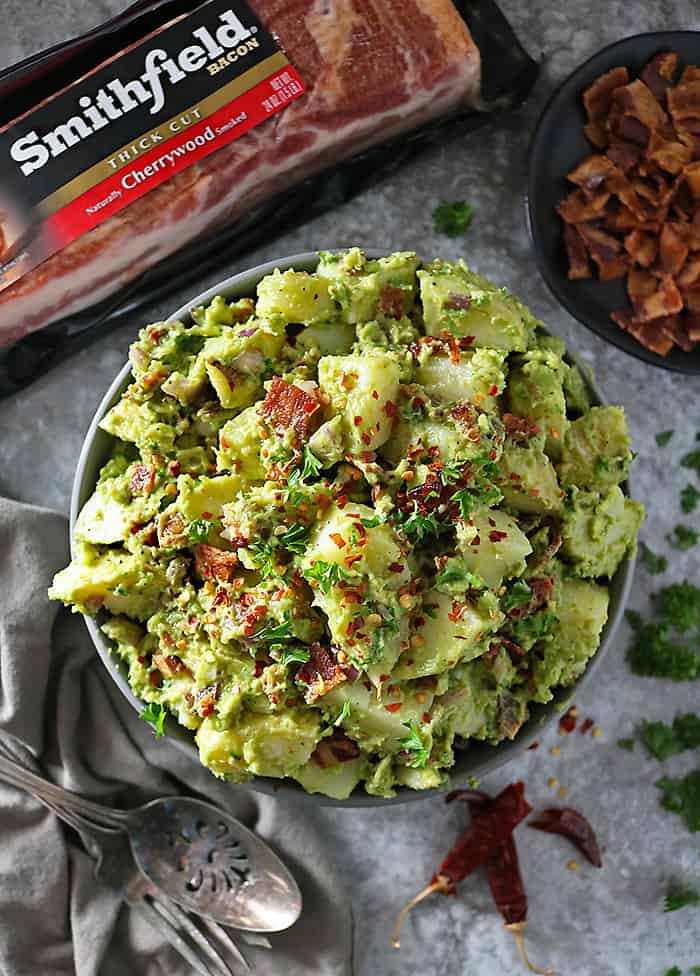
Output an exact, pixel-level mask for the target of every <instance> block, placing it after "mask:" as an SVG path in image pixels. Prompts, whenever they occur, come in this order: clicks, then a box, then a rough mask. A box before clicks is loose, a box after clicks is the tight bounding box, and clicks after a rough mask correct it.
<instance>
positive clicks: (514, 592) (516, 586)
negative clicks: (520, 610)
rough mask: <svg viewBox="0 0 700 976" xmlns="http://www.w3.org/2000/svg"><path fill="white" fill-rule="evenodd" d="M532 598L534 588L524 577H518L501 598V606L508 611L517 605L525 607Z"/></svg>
mask: <svg viewBox="0 0 700 976" xmlns="http://www.w3.org/2000/svg"><path fill="white" fill-rule="evenodd" d="M531 599H532V590H531V589H530V586H529V585H528V584H527V583H526V582H525V580H524V579H517V580H516V581H515V582H514V583H513V585H512V586H511V587H510V588H509V589H508V590H507V591H506V593H505V595H504V597H503V599H502V600H501V607H502V609H503V610H505V612H506V613H508V612H509V611H511V610H515V608H516V607H524V606H526V604H528V603H529V602H530V600H531Z"/></svg>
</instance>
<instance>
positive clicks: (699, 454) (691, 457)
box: [681, 451, 700, 474]
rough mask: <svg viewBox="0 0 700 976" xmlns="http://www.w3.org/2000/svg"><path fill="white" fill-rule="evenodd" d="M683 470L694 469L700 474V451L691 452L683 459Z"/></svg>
mask: <svg viewBox="0 0 700 976" xmlns="http://www.w3.org/2000/svg"><path fill="white" fill-rule="evenodd" d="M681 467H682V468H692V469H694V470H695V471H697V472H698V474H700V451H691V452H690V453H689V454H684V455H683V457H682V458H681Z"/></svg>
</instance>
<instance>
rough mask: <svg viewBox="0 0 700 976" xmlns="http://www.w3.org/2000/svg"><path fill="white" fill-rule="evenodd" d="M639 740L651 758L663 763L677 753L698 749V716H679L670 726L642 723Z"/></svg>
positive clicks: (699, 728) (699, 732) (691, 714)
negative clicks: (653, 757)
mask: <svg viewBox="0 0 700 976" xmlns="http://www.w3.org/2000/svg"><path fill="white" fill-rule="evenodd" d="M640 738H641V740H642V742H643V743H644V745H645V746H646V747H647V749H648V750H649V752H650V753H651V754H652V756H655V757H656V758H657V759H660V760H661V761H662V762H663V760H664V759H668V757H669V756H674V755H675V754H676V753H677V752H684V751H685V750H686V749H697V748H698V747H700V716H699V715H693V713H692V712H689V713H688V714H687V715H679V716H678V717H677V718H675V719H674V720H673V724H672V725H667V724H666V723H665V722H643V723H642V727H641V733H640Z"/></svg>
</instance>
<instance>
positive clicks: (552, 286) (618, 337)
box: [524, 29, 700, 376]
mask: <svg viewBox="0 0 700 976" xmlns="http://www.w3.org/2000/svg"><path fill="white" fill-rule="evenodd" d="M677 35H692V36H694V37H697V39H698V42H699V44H700V29H699V30H688V29H680V30H667V31H643V32H641V33H639V34H631V35H630V36H629V37H623V38H620V40H617V41H613V42H612V43H611V44H606V45H605V47H601V48H599V49H598V50H597V51H595V52H594V53H593V54H592V55H590V57H588V58H586V60H585V61H582V62H581V63H580V64H579V65H577V66H576V67H575V68H574V69H573V70H572V71H570V72H569V74H568V75H566V77H565V78H563V79H562V81H560V82H559V83H558V84H557V86H556V87H555V88H554V90H553V91H552V92H551V93H550V94H549V96H548V98H547V100H546V102H545V104H544V106H543V108H542V111H541V112H540V115H539V117H538V119H537V122H536V123H535V127H534V129H533V132H532V137H531V139H530V143H529V146H528V175H527V183H526V190H525V201H524V202H525V223H526V226H527V230H528V235H529V237H530V241H531V243H532V247H533V250H534V253H535V261H536V263H537V269H538V271H539V273H540V277H541V278H542V280H543V281H544V283H545V285H546V286H547V289H548V291H549V293H550V295H551V296H552V297H553V298H554V299H555V301H557V302H558V303H559V304H560V305H561V306H563V308H564V309H565V310H566V311H567V312H568V313H569V315H571V316H572V318H574V319H576V321H577V322H580V323H581V324H582V325H583V326H585V327H586V328H587V329H588V330H589V331H590V332H592V333H593V334H594V335H597V336H598V337H599V338H600V339H603V340H604V341H605V342H609V343H610V344H611V345H613V346H615V348H617V349H620V350H621V351H622V352H624V353H626V354H627V355H629V356H633V357H634V358H635V359H637V360H639V361H640V362H643V363H647V364H648V365H650V366H656V367H658V368H659V369H665V370H668V371H669V372H672V373H680V374H682V375H684V376H697V375H698V374H700V362H698V363H696V364H693V363H690V362H688V363H687V364H686V363H684V362H682V361H680V362H678V361H675V360H673V361H669V360H667V359H665V358H664V357H663V356H659V355H658V354H657V353H654V352H652V351H651V350H650V349H646V348H645V347H644V346H642V345H641V344H640V343H636V342H635V345H634V346H629V347H628V346H627V345H626V344H625V343H624V340H623V338H622V337H623V336H624V335H625V333H624V332H623V331H622V330H621V329H617V331H615V330H613V329H612V328H611V329H610V331H609V332H608V331H606V330H604V329H602V328H600V327H598V326H597V325H595V324H593V323H592V322H591V321H590V320H589V319H588V318H587V317H586V316H585V313H583V312H581V311H579V308H578V305H577V303H576V302H575V301H573V300H572V299H570V298H569V296H568V295H567V294H566V292H565V291H564V289H563V288H562V287H561V286H562V284H563V282H562V280H561V276H560V275H558V274H556V272H555V271H554V269H553V268H552V267H551V264H550V262H549V261H548V260H547V258H546V256H545V253H544V247H543V244H542V241H541V237H540V234H539V222H538V221H537V220H536V219H535V214H534V213H533V197H534V196H535V195H536V189H535V188H536V185H537V184H538V182H539V179H538V176H539V174H538V172H537V171H536V169H535V159H534V157H535V151H536V149H537V148H538V147H539V143H540V141H541V139H542V133H543V130H544V128H545V126H546V124H547V123H548V122H549V121H550V117H551V114H552V112H553V110H554V108H555V102H556V101H557V99H558V98H559V96H560V95H561V93H562V90H563V89H564V88H566V87H567V86H569V85H570V84H571V83H572V82H573V81H574V80H575V79H576V78H577V77H578V76H579V75H581V74H584V73H585V72H586V71H587V70H588V69H589V68H591V67H592V66H593V65H594V64H595V63H596V62H597V61H598V60H599V59H600V58H602V57H604V56H606V55H608V54H611V53H612V52H613V51H615V50H616V49H617V48H628V47H632V46H634V44H636V43H638V42H639V41H642V40H644V41H652V40H655V39H658V40H659V42H662V41H663V40H664V39H667V38H669V37H671V36H677ZM698 349H699V351H700V347H698Z"/></svg>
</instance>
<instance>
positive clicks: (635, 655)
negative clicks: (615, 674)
mask: <svg viewBox="0 0 700 976" xmlns="http://www.w3.org/2000/svg"><path fill="white" fill-rule="evenodd" d="M655 604H656V607H657V609H658V611H659V614H660V620H659V621H658V622H657V621H644V620H643V619H642V617H641V616H640V614H639V613H637V612H636V611H635V610H628V611H626V613H625V616H626V617H627V620H628V622H629V624H630V626H631V627H632V629H633V630H634V632H635V633H634V638H633V641H632V643H631V645H630V646H629V648H628V649H627V662H628V664H629V666H630V668H631V670H632V671H633V672H634V673H635V674H639V675H645V676H647V677H653V678H670V679H671V680H673V681H693V680H694V679H695V678H697V677H699V676H700V654H698V652H697V651H696V650H695V648H694V647H692V646H690V645H688V644H681V643H678V642H676V641H675V640H673V639H672V631H676V632H678V633H681V634H685V633H688V631H691V630H694V631H695V633H696V636H697V635H698V632H700V589H698V588H697V587H696V586H694V585H693V584H692V583H688V582H687V581H686V582H685V583H674V584H673V585H671V586H666V587H664V588H663V589H662V590H660V591H659V592H658V593H656V594H655Z"/></svg>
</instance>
